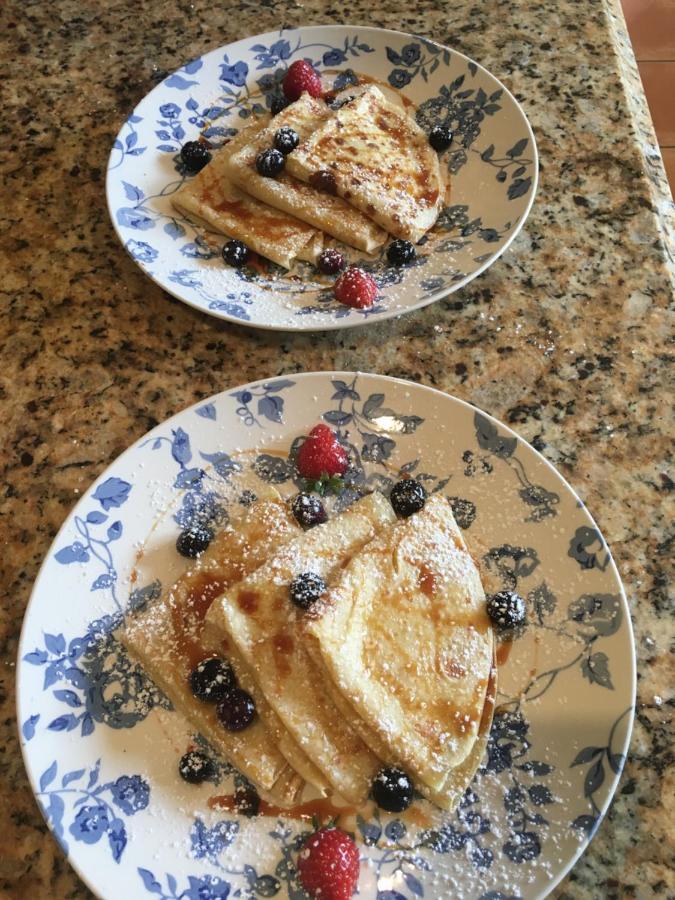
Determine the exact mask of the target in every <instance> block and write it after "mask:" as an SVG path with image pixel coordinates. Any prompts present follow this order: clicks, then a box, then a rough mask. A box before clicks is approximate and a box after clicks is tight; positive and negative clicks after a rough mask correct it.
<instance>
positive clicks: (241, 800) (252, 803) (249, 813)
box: [234, 785, 260, 819]
mask: <svg viewBox="0 0 675 900" xmlns="http://www.w3.org/2000/svg"><path fill="white" fill-rule="evenodd" d="M234 805H235V807H236V810H237V812H238V813H240V815H242V816H246V818H247V819H252V818H253V816H257V815H258V810H259V809H260V797H259V796H258V792H257V791H256V789H255V788H254V787H252V786H251V785H241V786H240V787H238V788H237V789H236V791H235V792H234Z"/></svg>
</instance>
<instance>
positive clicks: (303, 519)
mask: <svg viewBox="0 0 675 900" xmlns="http://www.w3.org/2000/svg"><path fill="white" fill-rule="evenodd" d="M291 510H292V512H293V515H294V516H295V518H296V520H297V521H298V523H299V524H300V525H302V527H303V528H314V526H315V525H321V524H323V523H324V522H325V521H326V519H327V516H326V510H325V509H324V507H323V503H322V502H321V501H320V500H319V498H318V497H315V496H314V495H313V494H304V493H301V494H296V496H295V497H293V499H292V501H291Z"/></svg>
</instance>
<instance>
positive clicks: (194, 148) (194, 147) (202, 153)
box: [180, 141, 211, 174]
mask: <svg viewBox="0 0 675 900" xmlns="http://www.w3.org/2000/svg"><path fill="white" fill-rule="evenodd" d="M180 158H181V159H182V160H183V162H184V163H185V168H186V169H187V170H188V172H192V173H193V174H194V173H196V172H201V170H202V169H203V168H204V166H205V165H206V164H207V163H210V162H211V154H210V152H209V148H208V147H207V146H206V144H202V143H201V142H200V141H187V143H185V144H183V146H182V148H181V151H180Z"/></svg>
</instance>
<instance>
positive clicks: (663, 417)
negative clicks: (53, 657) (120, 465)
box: [0, 0, 675, 900]
mask: <svg viewBox="0 0 675 900" xmlns="http://www.w3.org/2000/svg"><path fill="white" fill-rule="evenodd" d="M328 22H354V23H362V24H369V25H380V26H385V27H393V28H399V29H401V30H405V31H411V32H416V33H419V34H422V35H427V36H429V37H433V38H434V39H436V40H438V41H441V42H443V43H446V44H449V45H450V46H452V47H455V48H456V49H458V50H461V51H463V52H465V53H467V54H469V55H470V56H472V57H473V58H475V59H477V60H479V61H480V62H482V63H484V64H485V65H486V66H487V67H488V68H489V69H490V70H491V71H493V72H494V73H495V74H496V75H498V76H499V77H501V78H502V79H503V80H504V81H505V83H506V84H507V85H508V87H509V88H511V90H512V91H513V92H514V93H515V94H516V96H517V97H518V99H519V100H521V102H522V103H523V106H524V108H525V110H526V112H527V114H528V116H529V117H530V120H531V122H532V124H533V127H534V129H535V132H536V135H537V140H538V144H539V149H540V153H541V187H540V191H539V195H538V197H537V200H536V202H535V206H534V209H533V212H532V214H531V217H530V219H529V221H528V223H527V224H526V226H525V228H524V229H523V231H522V232H521V234H520V235H519V236H518V238H517V239H516V240H515V241H514V243H513V245H512V247H511V249H510V250H509V251H508V252H507V253H506V254H505V255H504V257H503V258H502V259H501V260H499V261H498V262H497V263H496V264H495V265H494V266H493V267H492V268H491V269H490V270H489V271H488V272H487V273H486V274H484V275H483V276H481V277H480V278H478V279H476V280H475V281H474V282H472V283H471V285H470V286H469V287H468V288H465V289H464V290H463V291H461V292H459V293H457V294H453V295H452V296H451V297H450V298H449V299H448V300H447V301H446V302H443V301H442V302H440V303H437V304H435V305H434V306H431V307H428V308H426V309H425V310H423V311H421V312H418V313H414V314H412V315H408V316H406V317H404V318H402V319H399V320H392V321H388V322H384V323H381V324H373V325H370V326H368V327H366V328H360V329H355V330H350V331H347V332H344V333H340V332H332V333H330V334H327V335H323V336H322V335H319V336H308V335H305V336H302V335H289V334H273V333H268V332H255V331H250V330H246V329H244V328H239V327H236V326H233V325H229V324H226V323H223V322H219V321H217V320H215V319H211V318H208V317H207V316H205V315H202V314H200V313H198V312H195V311H194V310H191V309H189V308H187V307H186V306H183V305H181V304H180V303H179V302H177V301H175V300H173V299H172V298H170V297H169V296H168V295H166V294H164V293H162V291H161V290H160V289H159V288H157V287H156V286H155V285H154V284H152V283H151V282H150V281H149V280H147V279H146V278H145V277H144V276H143V275H142V274H141V273H140V271H139V270H138V269H137V268H136V267H135V265H134V264H133V262H132V261H131V259H130V258H129V257H128V256H127V255H126V253H125V252H124V250H123V249H122V247H121V246H120V244H119V243H118V241H117V238H116V237H115V235H114V233H113V229H112V226H111V224H110V222H109V220H108V215H107V211H106V208H105V200H104V173H105V167H106V162H107V157H108V153H109V149H110V144H111V142H112V139H113V137H114V135H115V133H116V131H117V130H118V128H119V126H120V125H121V123H122V121H123V120H124V118H125V116H126V115H127V114H128V113H129V112H130V111H131V109H132V108H133V106H134V105H135V104H136V103H137V102H138V101H139V100H140V99H141V97H142V96H143V95H144V94H145V93H146V92H147V91H148V90H149V89H150V88H151V87H152V86H153V85H154V84H155V83H156V82H157V81H158V80H160V79H161V78H162V77H164V75H165V74H167V73H168V72H170V71H171V70H172V69H173V68H176V67H177V66H179V65H180V64H182V63H183V62H184V61H185V60H187V59H191V58H193V57H195V56H198V55H199V54H201V53H203V52H204V51H206V50H211V49H213V48H215V47H218V46H220V45H222V44H225V43H227V42H228V41H231V40H235V39H238V38H241V37H244V36H246V35H249V34H253V33H257V32H262V31H267V30H270V29H273V28H278V27H280V26H281V25H282V24H297V25H303V24H315V23H328ZM0 46H1V48H2V52H1V53H0V59H1V60H3V63H2V64H1V65H2V68H3V70H4V71H3V75H2V82H3V88H4V103H3V107H4V119H3V122H4V124H3V129H2V130H3V140H2V142H1V143H0V161H1V162H0V165H1V167H2V172H3V176H4V184H3V187H2V199H1V202H0V218H1V220H2V229H1V234H0V251H1V252H2V254H3V277H2V281H1V282H0V290H1V291H2V305H1V308H0V346H1V347H2V367H1V369H0V397H1V398H2V415H1V417H0V437H1V438H2V440H1V446H2V456H1V458H0V459H1V465H2V476H1V482H0V539H1V541H2V555H1V558H0V572H1V581H0V584H1V585H2V591H3V602H2V606H1V608H0V647H1V653H2V666H1V669H0V833H1V834H2V842H1V844H0V846H1V849H0V896H2V897H8V898H12V900H13V898H25V897H31V898H47V897H56V898H65V897H85V896H90V895H89V892H88V891H87V890H86V889H85V888H84V887H83V886H82V885H81V883H80V882H79V880H78V878H77V876H76V875H75V874H74V873H73V872H72V871H71V870H70V868H69V866H68V863H67V862H66V860H65V858H64V856H63V854H62V853H61V851H60V850H59V849H58V848H57V846H56V844H55V843H54V842H53V840H52V839H51V837H50V836H49V834H48V832H47V829H46V827H45V825H44V823H43V821H42V818H41V816H40V813H39V812H38V808H37V806H36V804H35V801H34V799H33V796H32V793H31V791H30V788H29V786H28V782H27V780H26V776H25V774H24V769H23V764H22V761H21V754H20V751H19V744H18V739H17V735H16V725H15V718H14V716H15V710H14V675H15V656H16V647H17V641H18V636H19V629H20V626H21V619H22V616H23V612H24V609H25V607H26V604H27V602H28V598H29V594H30V589H31V585H32V582H33V580H34V578H35V575H36V573H37V569H38V566H39V564H40V561H41V559H42V557H43V556H44V554H45V553H46V552H47V549H48V547H49V544H50V542H51V540H52V538H53V537H54V535H55V534H56V532H57V530H58V528H59V526H60V525H61V523H62V522H63V520H64V518H65V516H66V515H67V513H68V512H69V510H70V509H71V507H72V506H73V504H74V503H75V501H76V499H77V497H78V494H79V493H80V492H81V491H83V490H84V489H85V488H86V487H87V486H88V484H89V483H90V482H91V481H92V480H93V479H94V478H95V477H96V476H97V475H98V474H99V473H100V472H101V471H102V470H103V469H104V468H105V466H107V465H108V464H109V463H110V462H111V461H112V460H113V459H114V458H115V457H116V456H117V455H118V454H119V453H120V452H121V451H122V450H123V449H125V448H126V447H127V446H128V445H129V444H130V443H132V442H133V441H135V440H136V439H137V438H139V437H140V436H141V435H142V434H143V433H144V432H145V431H146V430H147V429H148V428H150V427H151V426H153V425H155V424H156V423H157V422H159V421H161V420H163V419H164V418H165V417H167V416H169V415H171V414H172V413H174V412H176V411H177V410H180V409H182V408H183V407H185V406H186V405H188V404H190V403H192V402H194V401H195V400H197V399H198V398H201V397H204V396H208V395H209V394H212V393H214V392H217V391H220V390H223V389H225V388H229V387H232V386H233V385H236V384H239V383H242V382H245V381H247V380H250V379H256V378H262V377H270V376H274V375H279V374H281V373H290V372H297V371H302V370H314V369H355V368H359V369H363V370H370V371H376V372H381V373H384V374H387V375H396V376H400V377H403V378H408V379H412V380H414V381H419V382H422V383H425V384H429V385H433V386H436V387H439V388H442V389H443V390H447V391H448V392H450V393H452V394H455V395H457V396H458V397H461V398H464V399H466V400H469V401H470V402H472V403H475V404H477V405H478V406H480V407H482V408H483V409H485V410H487V411H488V412H490V413H491V414H493V415H494V416H496V417H498V418H499V419H501V420H503V421H504V422H507V423H509V424H511V425H513V427H515V428H516V429H517V430H518V431H519V432H520V433H521V434H522V435H523V436H524V437H526V438H527V439H529V440H530V441H531V442H532V443H533V445H534V446H535V447H537V448H538V449H540V450H541V451H542V452H543V453H544V455H545V456H546V457H547V458H548V459H550V460H551V461H552V462H553V463H554V464H555V465H556V466H557V467H558V468H559V469H560V471H561V472H562V474H563V475H564V476H565V477H566V478H568V479H569V481H570V482H571V483H572V485H573V486H574V487H575V488H576V490H577V491H578V492H579V493H580V494H581V496H582V498H583V500H584V501H585V502H586V503H587V505H588V507H589V508H590V510H591V511H592V513H593V515H594V516H595V518H596V520H597V521H598V523H599V525H600V527H601V529H602V530H603V532H604V534H605V537H606V538H607V540H608V542H609V544H610V547H611V549H612V551H613V553H614V556H615V559H616V561H617V564H618V566H619V569H620V571H621V574H622V577H623V579H624V584H625V587H626V591H627V593H628V597H629V601H630V604H631V608H632V612H633V621H634V627H635V635H636V643H637V653H638V659H639V678H640V680H639V685H638V709H637V718H636V724H635V731H634V736H633V741H632V746H631V755H630V758H629V761H628V764H627V766H626V770H625V772H624V776H623V778H622V782H621V785H620V788H619V791H618V794H617V797H616V800H615V802H614V804H613V806H612V809H611V812H610V814H609V815H608V817H607V818H606V819H605V821H604V823H603V824H602V826H601V828H600V830H599V832H598V834H597V836H596V837H595V839H594V841H593V843H592V845H591V847H590V849H589V850H588V851H587V852H586V854H585V855H584V857H583V858H582V859H581V861H580V862H579V863H578V864H577V866H576V868H575V869H574V871H573V872H572V874H571V875H570V876H569V877H568V878H567V879H566V880H565V882H564V883H563V884H562V885H561V886H560V887H559V888H558V889H557V890H556V891H555V894H554V896H556V897H558V898H566V900H567V898H589V900H590V898H598V897H602V898H624V897H651V896H659V897H664V898H665V897H672V896H675V873H674V870H673V843H672V840H673V838H672V834H673V832H672V821H673V816H674V815H675V813H674V811H673V782H674V769H673V749H672V747H673V744H672V737H671V735H672V733H671V732H670V730H669V717H670V712H671V710H672V694H673V684H674V683H675V678H674V677H673V671H672V657H669V655H668V650H669V643H670V642H671V640H672V635H673V628H672V618H671V613H672V607H670V606H669V605H668V597H667V590H668V577H669V572H668V570H667V567H668V559H669V553H671V552H672V550H671V541H672V534H669V529H671V528H672V518H673V517H672V507H671V511H670V513H668V512H667V508H666V501H667V495H668V492H669V491H670V490H671V489H672V486H673V482H672V481H671V478H670V476H669V470H668V458H667V456H668V452H669V450H670V444H669V436H670V437H672V434H673V427H672V418H671V413H670V404H669V384H668V369H667V365H668V339H669V337H671V336H672V319H670V320H669V319H668V318H667V309H668V305H669V304H670V303H671V302H672V299H673V245H672V241H670V242H669V234H671V235H672V230H671V231H669V228H672V222H673V204H672V198H671V196H670V193H669V191H668V187H667V183H666V181H665V176H664V173H663V167H662V164H661V161H660V157H659V153H658V147H657V144H656V140H655V137H654V133H653V129H652V126H651V122H650V120H649V117H648V114H647V112H646V109H647V108H646V104H645V100H644V96H643V93H642V88H641V85H640V82H639V79H638V77H637V70H636V66H635V61H634V59H633V56H632V52H631V49H630V44H629V42H628V39H627V37H626V34H625V26H624V22H623V18H622V14H621V12H620V9H619V7H618V2H617V3H615V2H613V0H541V2H529V0H511V2H500V0H486V2H483V3H469V2H462V0H460V2H455V3H452V4H450V3H443V2H430V0H389V2H386V3H385V2H378V0H375V2H373V3H365V2H363V0H343V2H341V3H340V4H335V5H333V4H331V3H329V2H327V0H298V2H292V0H275V2H271V0H262V2H249V0H242V2H239V3H234V2H230V0H224V2H221V3H218V4H211V3H206V2H204V0H195V2H194V3H188V2H182V0H174V2H172V3H169V2H166V0H161V2H155V3H145V4H138V3H132V2H130V0H110V2H108V3H105V4H103V3H96V2H91V0H90V2H84V3H82V2H77V3H76V2H74V0H55V2H53V3H49V4H47V3H39V2H27V3H26V2H23V3H20V4H19V3H11V2H10V3H9V4H5V5H4V6H3V7H2V10H1V11H0ZM670 388H671V389H672V382H671V385H670ZM670 400H672V393H671V394H670ZM671 476H672V473H671Z"/></svg>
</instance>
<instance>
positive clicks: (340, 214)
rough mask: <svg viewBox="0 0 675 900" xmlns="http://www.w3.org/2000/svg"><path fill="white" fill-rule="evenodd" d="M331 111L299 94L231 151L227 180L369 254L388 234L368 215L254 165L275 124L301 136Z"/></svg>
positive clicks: (270, 139)
mask: <svg viewBox="0 0 675 900" xmlns="http://www.w3.org/2000/svg"><path fill="white" fill-rule="evenodd" d="M333 115H334V113H333V112H332V110H330V109H329V108H328V106H326V104H325V103H324V102H323V100H319V99H317V98H315V97H311V96H310V95H309V94H307V93H304V94H303V95H302V97H300V99H299V100H296V102H295V103H291V104H290V105H289V106H287V107H286V109H284V110H282V112H280V113H279V114H278V115H276V116H275V117H274V119H272V121H271V123H270V124H269V125H266V126H265V127H264V128H262V129H261V130H259V131H257V132H256V133H255V134H253V135H252V136H251V138H250V140H249V142H248V143H246V145H245V146H241V149H238V150H237V151H236V152H231V153H230V154H229V155H228V157H227V159H226V161H225V168H226V171H227V174H228V175H229V177H230V178H231V179H232V181H233V182H235V184H237V185H238V186H239V187H240V188H242V189H243V190H244V191H246V192H247V193H248V194H251V195H252V196H253V197H257V198H258V199H259V200H262V201H264V202H265V203H269V205H270V206H273V207H276V208H277V209H279V210H283V211H284V212H286V213H290V214H291V215H293V216H295V217H296V218H298V219H302V221H303V222H308V223H309V224H310V225H314V226H315V227H316V228H319V229H321V230H322V231H325V232H326V233H327V234H330V235H332V236H333V237H335V238H337V239H338V240H340V241H343V242H344V243H345V244H349V245H350V246H351V247H356V248H357V249H358V250H365V251H366V252H367V253H373V252H374V251H375V250H377V248H378V247H380V246H381V245H382V244H383V243H384V242H385V240H386V239H387V235H386V233H385V232H384V231H383V230H382V229H381V228H378V227H377V225H376V224H375V223H374V222H373V221H372V220H371V219H370V218H368V216H366V215H364V214H363V213H362V212H359V210H358V209H355V208H354V207H352V206H350V205H349V204H348V203H346V202H345V201H344V200H341V199H340V198H339V197H335V196H332V195H331V194H327V193H325V192H324V191H320V190H317V189H316V188H315V187H312V186H311V185H310V184H304V183H303V182H302V181H298V180H297V179H295V178H293V177H291V176H290V175H288V174H286V173H285V172H282V173H281V174H280V175H278V176H277V177H276V178H264V177H263V176H262V175H259V174H258V172H257V170H256V167H255V160H256V156H257V155H258V153H260V151H261V150H265V149H267V148H268V147H272V146H273V145H274V135H275V133H276V132H277V131H278V129H279V128H281V127H282V126H288V127H290V128H293V130H294V131H296V132H297V133H298V135H299V136H300V139H301V140H304V139H305V138H308V137H309V136H310V135H311V134H312V132H313V131H314V129H316V128H317V127H318V126H320V125H321V124H322V123H323V122H325V121H326V120H328V119H329V118H331V117H332V116H333ZM291 155H292V154H291Z"/></svg>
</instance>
